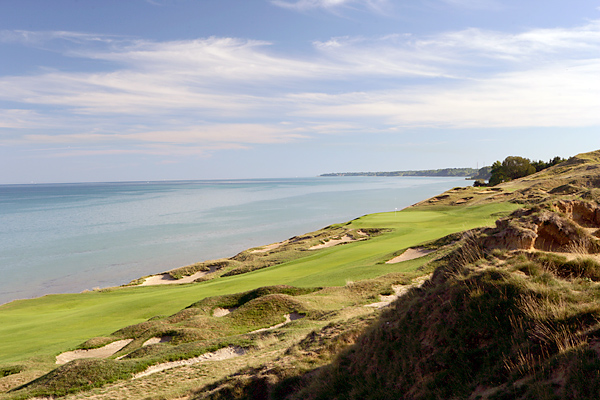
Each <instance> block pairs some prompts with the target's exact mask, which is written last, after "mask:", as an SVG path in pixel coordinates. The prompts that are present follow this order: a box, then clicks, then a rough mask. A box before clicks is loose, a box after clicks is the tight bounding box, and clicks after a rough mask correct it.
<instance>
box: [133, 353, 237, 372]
mask: <svg viewBox="0 0 600 400" xmlns="http://www.w3.org/2000/svg"><path fill="white" fill-rule="evenodd" d="M245 353H246V352H245V351H244V349H242V348H239V347H224V348H222V349H219V350H217V351H213V352H212V353H206V354H202V355H201V356H198V357H194V358H190V359H187V360H180V361H171V362H166V363H162V364H157V365H152V366H150V367H148V368H147V369H146V370H145V371H143V372H140V373H138V374H135V375H134V376H133V379H139V378H143V377H144V376H148V375H152V374H155V373H157V372H161V371H164V370H167V369H171V368H176V367H182V366H186V365H194V364H198V363H200V362H203V361H220V360H227V359H229V358H234V357H239V356H241V355H244V354H245Z"/></svg>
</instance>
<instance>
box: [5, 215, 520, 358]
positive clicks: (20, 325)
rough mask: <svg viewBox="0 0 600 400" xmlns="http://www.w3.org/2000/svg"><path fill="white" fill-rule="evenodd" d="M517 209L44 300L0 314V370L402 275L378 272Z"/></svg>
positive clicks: (366, 221)
mask: <svg viewBox="0 0 600 400" xmlns="http://www.w3.org/2000/svg"><path fill="white" fill-rule="evenodd" d="M516 207H517V206H515V205H512V204H508V203H499V204H488V205H482V206H474V207H437V208H436V207H421V208H418V209H407V210H403V211H401V212H397V213H393V212H392V213H381V214H373V215H367V216H365V217H362V218H359V219H357V220H354V221H351V222H350V224H351V226H350V227H351V228H352V229H360V228H380V229H381V228H391V229H392V231H391V232H388V233H385V234H382V235H380V236H377V237H374V238H372V239H370V240H367V241H361V242H355V243H350V244H345V245H340V246H336V247H332V248H328V249H323V250H318V251H314V252H312V251H311V252H308V251H307V252H306V254H307V255H306V257H303V258H301V259H297V260H294V261H291V262H287V263H283V264H280V265H276V266H273V267H269V268H265V269H261V270H257V271H253V272H250V273H246V274H242V275H236V276H230V277H222V278H218V279H215V280H212V281H207V282H202V283H198V284H187V285H177V286H168V285H165V286H153V287H128V288H119V289H114V290H106V291H100V292H88V293H81V294H62V295H50V296H45V297H42V298H38V299H32V300H22V301H15V302H12V303H10V304H7V305H4V306H2V307H0V365H1V364H5V363H14V362H18V361H22V360H27V359H29V358H31V357H36V358H37V360H39V361H46V362H48V363H51V362H53V357H54V356H55V355H56V354H58V353H60V352H62V351H65V350H69V349H73V348H75V347H77V346H78V345H79V344H81V343H82V342H84V341H85V340H87V339H89V338H91V337H99V336H107V335H109V334H110V333H112V332H114V331H116V330H118V329H119V328H122V327H125V326H127V325H131V324H136V323H139V322H142V321H146V320H148V319H149V318H152V317H153V316H156V315H171V314H173V313H175V312H177V311H179V310H181V309H182V308H185V307H187V306H189V305H190V304H192V303H194V302H197V301H199V300H201V299H203V298H205V297H209V296H219V295H224V294H230V293H238V292H242V291H247V290H252V289H255V288H258V287H261V286H266V285H282V284H287V285H293V286H299V287H316V286H336V285H337V286H341V285H345V284H346V283H347V282H348V281H358V280H362V279H368V278H374V277H377V276H381V275H384V274H387V273H390V272H410V271H412V270H414V269H416V268H417V267H418V266H419V265H421V264H422V263H423V261H421V262H417V261H414V262H410V263H399V264H391V265H388V264H384V263H383V262H384V261H386V260H387V259H389V258H391V257H392V256H393V253H395V252H398V251H399V250H402V249H404V248H408V247H411V246H414V245H417V244H419V243H422V242H425V241H430V240H433V239H437V238H440V237H442V236H444V235H447V234H450V233H452V232H458V231H462V230H465V229H470V228H473V227H477V226H482V225H490V224H492V223H493V221H494V220H495V217H493V216H492V215H493V214H494V213H499V212H506V211H508V210H512V209H515V208H516Z"/></svg>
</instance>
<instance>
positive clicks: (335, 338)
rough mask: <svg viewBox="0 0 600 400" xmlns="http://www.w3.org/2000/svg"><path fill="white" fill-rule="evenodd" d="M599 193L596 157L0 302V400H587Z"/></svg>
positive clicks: (593, 351)
mask: <svg viewBox="0 0 600 400" xmlns="http://www.w3.org/2000/svg"><path fill="white" fill-rule="evenodd" d="M599 188H600V151H596V152H592V153H586V154H581V155H578V156H575V157H573V158H571V159H569V160H568V161H566V162H564V163H562V164H559V165H556V166H553V167H551V168H548V169H547V170H544V171H541V172H540V173H538V174H534V175H531V176H528V177H526V178H523V179H520V180H516V181H511V182H507V183H504V184H502V185H499V186H497V187H492V188H473V187H465V188H454V189H452V190H450V191H448V192H445V193H443V194H440V195H438V196H436V197H434V198H431V199H427V200H424V201H422V202H420V203H419V204H416V205H414V206H412V207H410V208H408V209H405V210H403V211H402V212H398V213H393V212H392V213H384V214H375V215H369V216H364V217H361V218H358V219H356V220H354V221H350V222H348V223H346V224H340V225H335V226H331V227H327V228H324V229H323V230H321V231H317V232H313V233H310V234H306V235H302V236H298V237H295V238H290V239H288V240H286V241H283V242H280V243H275V244H272V245H269V246H264V247H262V248H256V249H249V250H247V251H245V252H242V253H240V254H238V255H236V256H235V257H232V258H230V259H224V260H215V261H210V262H204V263H198V264H195V265H193V266H189V267H187V268H184V269H179V270H175V271H169V272H168V273H165V274H164V275H163V276H161V277H159V278H161V279H165V280H168V281H169V283H173V282H171V281H172V280H173V279H184V277H186V276H187V277H194V280H195V281H196V282H195V283H186V284H175V285H158V286H141V284H143V283H145V282H146V281H148V280H150V279H152V277H147V278H142V279H140V280H139V281H136V282H132V284H131V285H132V286H128V287H123V288H114V289H111V290H107V291H103V292H98V293H86V294H80V295H71V296H48V297H46V298H42V299H36V300H31V301H24V302H15V303H12V304H10V305H8V306H3V307H0V322H2V324H1V325H0V339H1V340H0V350H1V351H0V391H4V394H0V398H6V399H18V398H31V397H34V396H37V397H40V396H51V397H57V396H63V397H65V398H67V399H80V398H81V399H83V398H88V399H89V398H93V399H101V398H102V399H109V398H110V399H159V398H161V399H170V398H173V399H183V398H185V399H388V398H406V399H450V398H456V399H556V398H577V399H592V398H594V399H595V398H599V397H600V379H598V378H600V376H599V375H600V345H599V344H600V325H599V324H598V321H600V303H599V302H598V300H599V297H600V285H599V283H598V282H600V256H599V254H600V239H599V237H600V206H599V204H598V200H599V199H600V198H599V195H600V193H599V192H598V191H599V190H600V189H599ZM196 274H199V275H196ZM167 275H168V276H167ZM142 305H143V307H142ZM136 307H137V309H136ZM141 308H143V310H144V311H143V312H140V311H139V309H141ZM123 314H125V315H123ZM86 317H93V318H90V319H89V320H86V321H88V322H87V323H85V322H82V320H84V319H85V318H86ZM36 318H37V320H36ZM128 321H129V323H128ZM57 322H60V323H62V325H63V326H62V327H59V326H58V325H57ZM84 325H85V327H84ZM20 328H21V331H20V332H21V333H20V334H17V333H16V332H19V329H20ZM42 337H43V338H44V339H42ZM59 338H63V339H64V340H63V341H62V342H61V341H60V340H59ZM67 339H68V340H67ZM43 340H46V343H47V344H48V345H47V346H46V347H44V348H40V347H36V346H35V343H37V342H39V341H43ZM7 341H8V342H9V343H8V345H7V344H6V342H7ZM2 343H4V344H2ZM1 346H4V347H1ZM67 350H73V351H71V352H67Z"/></svg>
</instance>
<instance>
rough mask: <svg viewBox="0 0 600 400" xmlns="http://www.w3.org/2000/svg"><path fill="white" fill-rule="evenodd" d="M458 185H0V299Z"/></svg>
mask: <svg viewBox="0 0 600 400" xmlns="http://www.w3.org/2000/svg"><path fill="white" fill-rule="evenodd" d="M466 184H467V183H466V182H465V181H464V179H461V178H413V177H411V178H397V177H396V178H389V177H388V178H383V177H382V178H377V177H334V178H305V179H303V178H296V179H270V180H239V181H235V180H234V181H177V182H134V183H131V182H128V183H93V184H90V183H81V184H52V185H0V277H1V279H0V304H2V303H5V302H8V301H11V300H14V299H21V298H29V297H36V296H40V295H43V294H48V293H65V292H80V291H82V290H85V289H92V288H95V287H107V286H116V285H120V284H123V283H127V282H129V281H131V280H132V279H135V278H138V277H141V276H144V275H149V274H152V273H159V272H163V271H166V270H169V269H172V268H176V267H179V266H182V265H186V264H191V263H194V262H197V261H203V260H208V259H214V258H220V257H229V256H232V255H234V254H236V253H237V252H239V251H242V250H244V249H246V248H249V247H254V246H259V245H264V244H269V243H272V242H275V241H279V240H283V239H287V238H289V237H291V236H295V235H298V234H302V233H305V232H309V231H313V230H316V229H319V228H322V227H324V226H327V225H329V224H331V223H336V222H344V221H347V220H350V219H353V218H356V217H359V216H361V215H364V214H367V213H373V212H381V211H394V209H395V208H398V209H401V208H403V207H406V206H408V205H410V204H413V203H415V202H417V201H419V200H422V199H424V198H427V197H431V196H433V195H435V194H438V193H440V192H442V191H444V190H447V189H449V188H451V187H454V186H459V185H466Z"/></svg>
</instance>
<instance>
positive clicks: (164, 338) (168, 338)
mask: <svg viewBox="0 0 600 400" xmlns="http://www.w3.org/2000/svg"><path fill="white" fill-rule="evenodd" d="M171 339H173V336H162V337H153V338H150V339H148V340H146V341H145V342H144V344H142V347H144V346H150V345H151V344H158V343H167V342H170V341H171Z"/></svg>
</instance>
